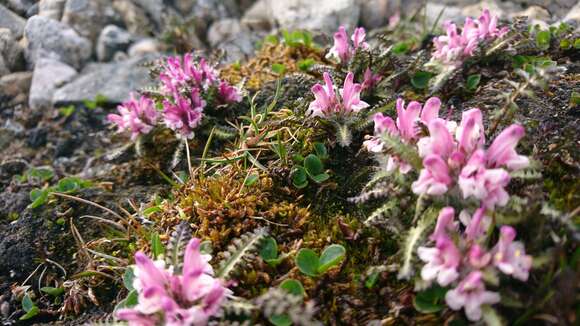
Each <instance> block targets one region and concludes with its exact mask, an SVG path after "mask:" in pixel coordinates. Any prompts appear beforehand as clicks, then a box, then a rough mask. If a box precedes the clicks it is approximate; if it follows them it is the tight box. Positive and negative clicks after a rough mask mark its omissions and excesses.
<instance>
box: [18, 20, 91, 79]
mask: <svg viewBox="0 0 580 326" xmlns="http://www.w3.org/2000/svg"><path fill="white" fill-rule="evenodd" d="M25 35H26V38H27V39H28V48H27V58H28V61H29V62H30V63H32V64H34V63H35V62H36V61H37V60H38V59H39V58H43V57H52V58H57V59H58V60H59V61H61V62H64V63H66V64H68V65H71V66H73V67H75V68H77V69H79V68H81V67H82V66H83V65H84V63H85V62H87V61H88V60H89V58H90V57H91V54H92V44H91V41H89V40H88V39H87V38H84V37H82V36H80V35H79V34H78V33H77V32H75V30H74V29H72V28H70V27H69V26H67V25H65V24H63V23H61V22H58V21H56V20H53V19H50V18H46V17H42V16H34V17H31V18H30V19H29V20H28V22H27V23H26V28H25Z"/></svg>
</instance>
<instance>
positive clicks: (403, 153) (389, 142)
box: [381, 133, 423, 171]
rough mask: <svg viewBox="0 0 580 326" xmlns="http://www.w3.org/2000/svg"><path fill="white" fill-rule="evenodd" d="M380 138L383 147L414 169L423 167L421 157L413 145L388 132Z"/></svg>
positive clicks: (417, 169)
mask: <svg viewBox="0 0 580 326" xmlns="http://www.w3.org/2000/svg"><path fill="white" fill-rule="evenodd" d="M381 140H382V141H383V144H384V145H385V148H387V152H389V153H393V154H396V155H397V156H399V157H400V158H402V159H403V161H405V162H407V163H409V164H410V165H411V166H412V167H413V169H415V170H416V171H419V170H421V168H422V167H423V164H422V161H421V157H420V156H419V153H417V150H416V149H415V148H414V147H413V146H411V145H409V144H405V143H403V142H402V141H401V139H399V138H398V137H396V136H391V135H390V134H388V133H383V134H382V135H381Z"/></svg>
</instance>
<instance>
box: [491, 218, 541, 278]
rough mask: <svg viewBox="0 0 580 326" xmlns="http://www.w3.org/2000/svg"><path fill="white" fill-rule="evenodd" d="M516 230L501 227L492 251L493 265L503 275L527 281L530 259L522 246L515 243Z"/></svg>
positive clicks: (517, 242)
mask: <svg viewBox="0 0 580 326" xmlns="http://www.w3.org/2000/svg"><path fill="white" fill-rule="evenodd" d="M515 238H516V230H515V229H514V228H512V227H511V226H502V227H501V229H500V237H499V241H498V242H497V245H496V246H495V247H494V249H493V264H494V265H495V266H497V268H499V270H501V271H502V272H503V273H505V274H507V275H511V276H513V277H514V278H516V279H518V280H521V281H527V280H528V276H529V272H530V268H532V257H531V256H529V255H526V252H525V249H524V245H523V244H522V243H521V242H519V241H516V242H514V239H515Z"/></svg>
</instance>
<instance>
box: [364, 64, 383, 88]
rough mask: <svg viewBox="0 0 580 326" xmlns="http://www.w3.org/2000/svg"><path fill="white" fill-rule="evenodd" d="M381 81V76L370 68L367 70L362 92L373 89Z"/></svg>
mask: <svg viewBox="0 0 580 326" xmlns="http://www.w3.org/2000/svg"><path fill="white" fill-rule="evenodd" d="M381 79H382V77H381V75H379V74H374V73H373V72H372V70H371V69H370V68H367V70H365V74H364V76H363V83H362V90H363V91H365V90H367V89H373V88H374V87H375V86H376V85H377V84H378V83H379V82H380V81H381Z"/></svg>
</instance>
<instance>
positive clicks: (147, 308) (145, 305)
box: [116, 239, 229, 326]
mask: <svg viewBox="0 0 580 326" xmlns="http://www.w3.org/2000/svg"><path fill="white" fill-rule="evenodd" d="M199 248H200V240H199V239H192V240H191V241H190V242H189V244H188V245H187V248H186V251H185V257H184V262H183V273H182V275H175V274H173V272H172V270H171V269H166V268H164V267H163V262H161V261H155V262H154V261H152V260H151V259H149V257H147V256H146V255H145V254H143V253H142V252H137V253H136V254H135V263H136V270H135V276H136V278H135V281H134V283H133V286H134V288H135V289H136V290H137V292H138V294H139V299H138V300H139V301H138V304H137V305H136V306H134V307H132V308H125V309H119V310H118V311H117V313H116V317H117V318H118V319H120V320H125V321H128V322H129V325H130V326H155V325H170V326H186V325H206V324H207V321H208V319H209V318H210V317H211V316H213V315H215V314H216V313H217V312H218V310H219V308H220V306H221V304H222V302H223V301H224V300H225V299H226V296H227V295H228V292H229V290H228V289H227V288H226V287H224V285H223V283H222V282H221V281H220V280H218V279H216V278H214V277H213V276H212V275H213V269H212V267H211V265H209V263H208V261H209V260H210V258H211V257H209V255H203V254H201V253H200V251H199Z"/></svg>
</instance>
